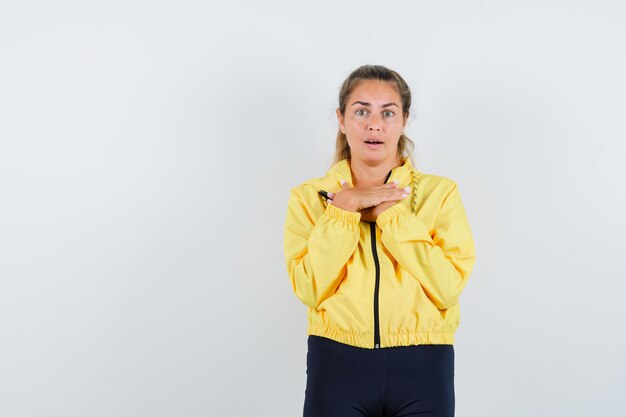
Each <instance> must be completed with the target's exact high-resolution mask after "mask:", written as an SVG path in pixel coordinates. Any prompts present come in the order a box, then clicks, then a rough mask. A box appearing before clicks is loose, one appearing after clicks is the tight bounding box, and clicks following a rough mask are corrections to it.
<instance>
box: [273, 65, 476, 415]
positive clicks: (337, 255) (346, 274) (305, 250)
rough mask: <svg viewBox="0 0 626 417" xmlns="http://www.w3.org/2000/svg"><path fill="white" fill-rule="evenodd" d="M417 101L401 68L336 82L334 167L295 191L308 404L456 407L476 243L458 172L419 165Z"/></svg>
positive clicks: (364, 408)
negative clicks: (461, 332)
mask: <svg viewBox="0 0 626 417" xmlns="http://www.w3.org/2000/svg"><path fill="white" fill-rule="evenodd" d="M410 106H411V92H410V90H409V87H408V86H407V84H406V82H405V81H404V79H403V78H402V77H401V76H400V75H399V74H398V73H397V72H395V71H393V70H390V69H388V68H386V67H383V66H379V65H364V66H362V67H360V68H357V69H356V70H355V71H353V72H352V73H351V74H350V76H349V77H348V78H347V79H346V80H345V81H344V82H343V85H342V87H341V91H340V93H339V107H338V108H337V118H338V122H339V132H338V133H337V147H336V153H335V160H334V161H333V165H332V167H331V168H330V169H329V170H328V172H327V173H326V175H325V176H323V177H317V178H312V179H310V180H308V181H305V182H303V183H302V184H301V185H299V186H297V187H295V188H292V189H291V190H290V197H289V202H288V208H287V216H286V223H285V231H284V232H285V235H284V249H285V257H286V265H287V271H288V273H289V278H290V280H291V284H292V288H293V291H294V293H295V295H296V296H297V297H298V298H299V299H300V300H301V301H302V303H304V304H305V305H306V306H307V307H308V324H309V326H308V341H307V342H308V353H307V383H306V389H305V399H304V416H305V417H335V416H336V417H353V416H355V417H356V416H359V417H362V416H370V417H373V416H383V417H400V416H413V415H420V416H429V417H451V416H454V406H455V392H454V346H453V344H454V333H455V331H456V329H457V327H458V325H459V302H458V299H459V296H460V294H461V292H462V290H463V288H464V287H465V285H466V284H467V281H468V278H469V276H470V273H471V271H472V268H473V266H474V262H475V248H474V241H473V238H472V233H471V230H470V226H469V224H468V220H467V217H466V214H465V210H464V207H463V203H462V201H461V196H460V194H459V190H458V187H457V184H456V183H455V182H454V181H453V180H451V179H449V178H447V177H443V176H438V175H432V174H425V173H421V172H419V171H418V170H417V169H416V168H415V167H414V166H413V163H412V150H413V143H412V142H411V140H410V139H409V138H408V137H407V136H406V135H405V134H404V132H403V130H404V128H405V127H406V123H407V119H408V116H409V109H410Z"/></svg>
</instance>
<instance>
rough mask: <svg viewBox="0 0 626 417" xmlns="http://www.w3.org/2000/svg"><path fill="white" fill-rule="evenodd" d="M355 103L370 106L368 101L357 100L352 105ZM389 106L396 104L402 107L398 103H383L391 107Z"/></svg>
mask: <svg viewBox="0 0 626 417" xmlns="http://www.w3.org/2000/svg"><path fill="white" fill-rule="evenodd" d="M355 104H361V105H363V106H369V105H370V103H368V102H366V101H355V102H354V103H352V106H354V105H355ZM389 106H396V107H397V108H400V106H398V105H397V104H396V103H387V104H383V105H382V106H381V107H389Z"/></svg>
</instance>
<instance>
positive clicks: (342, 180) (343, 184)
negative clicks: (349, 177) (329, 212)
mask: <svg viewBox="0 0 626 417" xmlns="http://www.w3.org/2000/svg"><path fill="white" fill-rule="evenodd" d="M339 182H340V183H341V189H342V190H345V189H346V188H350V185H349V184H348V181H346V180H344V179H340V180H339Z"/></svg>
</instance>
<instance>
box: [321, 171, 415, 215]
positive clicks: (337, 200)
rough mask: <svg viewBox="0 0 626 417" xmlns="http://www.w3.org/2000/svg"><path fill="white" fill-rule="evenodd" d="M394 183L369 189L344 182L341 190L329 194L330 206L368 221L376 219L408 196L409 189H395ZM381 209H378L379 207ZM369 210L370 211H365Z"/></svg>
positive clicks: (395, 184)
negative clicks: (357, 214)
mask: <svg viewBox="0 0 626 417" xmlns="http://www.w3.org/2000/svg"><path fill="white" fill-rule="evenodd" d="M397 185H398V184H397V183H396V182H390V183H388V184H383V185H374V186H369V187H350V186H349V185H348V183H347V182H346V181H343V180H342V182H341V190H339V191H337V193H334V194H333V193H329V197H330V198H331V199H332V204H333V205H334V206H335V207H339V208H341V209H344V210H348V211H354V212H361V220H363V221H369V220H365V219H364V218H363V214H365V216H366V217H367V218H369V219H371V218H372V217H373V216H375V217H378V214H380V213H381V212H382V211H383V210H385V209H386V208H388V207H391V206H393V205H394V204H395V203H396V201H399V200H402V199H403V198H405V197H406V196H407V195H408V192H409V191H410V188H409V187H405V188H397ZM381 204H382V206H381V207H378V208H377V206H379V205H381ZM369 208H371V209H370V210H367V209H369Z"/></svg>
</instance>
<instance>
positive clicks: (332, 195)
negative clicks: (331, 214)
mask: <svg viewBox="0 0 626 417" xmlns="http://www.w3.org/2000/svg"><path fill="white" fill-rule="evenodd" d="M326 195H327V196H329V197H331V198H332V197H334V196H335V193H333V192H332V191H329V192H327V193H326Z"/></svg>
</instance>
